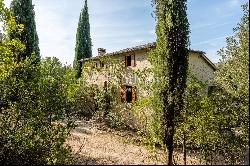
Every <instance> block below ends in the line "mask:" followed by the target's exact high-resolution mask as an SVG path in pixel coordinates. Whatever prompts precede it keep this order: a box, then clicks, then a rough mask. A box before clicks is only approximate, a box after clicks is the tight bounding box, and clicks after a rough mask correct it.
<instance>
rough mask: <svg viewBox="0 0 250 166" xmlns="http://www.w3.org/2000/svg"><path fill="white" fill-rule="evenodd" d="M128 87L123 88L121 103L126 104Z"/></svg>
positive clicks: (123, 86)
mask: <svg viewBox="0 0 250 166" xmlns="http://www.w3.org/2000/svg"><path fill="white" fill-rule="evenodd" d="M126 90H127V88H126V85H122V86H121V102H122V103H124V102H126Z"/></svg>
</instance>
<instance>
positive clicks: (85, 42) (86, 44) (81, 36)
mask: <svg viewBox="0 0 250 166" xmlns="http://www.w3.org/2000/svg"><path fill="white" fill-rule="evenodd" d="M90 57H92V41H91V36H90V24H89V13H88V2H87V0H85V5H84V8H83V9H82V11H81V14H80V17H79V22H78V28H77V34H76V47H75V60H74V69H75V71H76V77H77V78H80V77H81V73H82V63H81V62H79V60H81V59H85V58H90Z"/></svg>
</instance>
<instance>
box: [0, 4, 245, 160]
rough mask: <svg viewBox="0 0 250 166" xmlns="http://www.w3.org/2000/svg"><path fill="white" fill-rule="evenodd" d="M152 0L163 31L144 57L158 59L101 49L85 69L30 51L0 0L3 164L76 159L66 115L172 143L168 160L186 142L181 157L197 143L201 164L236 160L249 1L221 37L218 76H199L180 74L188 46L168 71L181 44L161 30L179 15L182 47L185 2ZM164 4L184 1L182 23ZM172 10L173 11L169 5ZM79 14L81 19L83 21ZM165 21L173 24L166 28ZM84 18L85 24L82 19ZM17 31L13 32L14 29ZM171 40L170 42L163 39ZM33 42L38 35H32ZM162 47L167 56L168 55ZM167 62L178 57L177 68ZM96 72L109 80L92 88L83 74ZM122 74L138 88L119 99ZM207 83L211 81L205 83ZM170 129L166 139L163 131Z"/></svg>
mask: <svg viewBox="0 0 250 166" xmlns="http://www.w3.org/2000/svg"><path fill="white" fill-rule="evenodd" d="M28 2H30V1H28ZM155 2H156V5H157V6H156V7H157V12H158V14H159V16H160V17H159V20H158V21H159V22H158V24H159V25H158V28H157V34H158V36H159V38H158V42H157V49H156V50H153V51H152V54H151V55H150V58H151V63H152V64H153V65H157V67H155V68H144V69H143V70H139V69H138V70H129V69H128V68H126V67H125V65H124V62H123V61H121V60H120V59H119V58H118V59H116V58H115V57H108V56H107V57H105V56H104V57H100V59H99V61H101V62H102V63H103V64H104V66H99V67H95V68H94V69H93V65H95V63H96V62H94V61H85V62H84V68H83V71H81V68H82V67H80V68H79V66H78V67H77V69H76V68H74V69H73V68H71V67H70V66H63V65H62V64H61V63H60V61H59V60H58V59H57V58H43V59H41V60H39V61H37V53H38V52H39V51H38V50H39V49H38V50H37V51H38V52H36V51H35V50H36V49H35V50H34V49H32V51H29V53H27V43H26V42H25V41H23V40H21V39H20V38H19V37H20V36H22V35H23V33H26V30H25V27H26V26H25V25H24V24H18V23H19V22H16V21H15V17H13V16H12V14H11V11H10V10H9V9H7V8H5V7H4V4H3V0H0V22H2V23H3V28H2V31H1V33H0V55H1V56H0V164H71V163H73V162H74V160H73V155H74V154H73V153H72V151H71V148H70V147H68V146H66V145H65V141H66V139H67V138H68V136H69V134H70V130H71V129H72V128H73V127H74V122H73V120H72V117H73V118H86V119H91V118H95V119H96V120H98V121H101V122H105V123H106V125H108V126H109V127H111V128H116V129H123V130H133V131H137V132H138V133H139V134H140V135H141V136H142V137H143V143H144V144H146V145H147V146H148V147H150V148H153V149H154V148H156V147H161V148H166V146H165V145H166V143H167V142H168V143H170V145H169V146H167V148H168V150H169V151H170V154H169V155H170V157H169V164H173V162H172V161H171V160H172V158H171V153H172V152H171V151H172V150H174V148H175V149H181V150H183V154H184V155H183V156H184V157H183V160H184V163H186V158H187V155H188V151H190V150H193V151H194V152H195V154H200V155H199V156H198V157H199V158H200V159H201V161H202V162H205V163H206V164H216V163H224V164H242V162H243V160H244V158H245V150H246V149H248V148H249V146H248V143H249V138H248V137H249V107H248V104H249V85H248V83H249V70H248V69H249V10H248V8H249V6H248V3H247V4H245V5H244V6H243V10H244V16H243V18H242V20H241V22H240V23H239V24H238V26H237V27H236V28H235V29H234V32H235V35H234V36H232V37H229V38H228V39H227V46H226V47H225V48H223V49H222V50H220V51H219V55H221V57H222V60H221V62H220V65H219V67H218V70H217V71H216V74H215V79H214V80H212V82H206V83H204V82H201V81H199V80H198V79H197V78H196V77H195V76H194V75H193V73H192V72H191V71H190V72H189V73H188V75H187V77H186V69H187V61H186V60H187V59H186V58H187V55H186V54H183V57H182V58H180V59H182V60H184V61H185V62H184V63H183V64H181V65H180V64H179V65H180V66H182V67H181V68H178V70H180V72H179V74H180V75H171V74H169V73H172V74H173V73H175V72H170V70H171V69H175V68H176V66H178V65H177V64H178V62H177V61H179V60H180V59H175V58H176V57H178V56H176V57H175V58H174V57H172V56H173V55H175V54H178V53H179V52H178V49H177V52H175V51H176V50H175V51H174V50H173V49H175V46H176V45H175V44H176V43H175V42H176V41H172V40H168V39H167V38H166V37H167V35H168V37H169V36H171V35H173V34H175V28H177V29H178V26H181V25H182V24H184V25H185V26H181V27H182V28H183V27H184V29H183V33H182V35H184V39H185V40H183V41H181V48H180V49H181V50H183V51H184V53H185V51H187V50H186V47H187V42H188V39H187V33H188V23H187V22H186V21H185V19H186V14H185V11H184V10H185V3H184V2H185V1H182V2H183V3H181V1H171V2H172V3H173V2H179V3H176V4H172V3H170V1H164V0H162V1H155ZM13 3H14V2H13ZM86 4H87V2H85V9H84V10H83V11H82V13H81V16H80V20H81V19H83V18H85V17H86V18H85V19H87V17H88V16H84V14H87V13H86V11H87V6H86ZM169 5H170V7H177V8H178V6H179V5H180V6H181V7H180V8H178V9H179V10H180V9H183V10H182V11H181V12H180V13H179V15H178V16H180V17H178V18H180V20H181V17H183V18H184V22H181V21H180V22H178V23H175V22H171V21H169V20H171V19H169V18H165V16H166V15H165V13H167V8H166V7H169ZM30 9H32V8H30ZM171 9H172V8H171ZM171 14H172V15H171ZM168 16H169V17H170V16H173V18H174V17H175V16H176V17H177V15H176V14H174V13H172V12H170V13H169V15H168ZM171 18H172V17H171ZM85 21H86V20H85ZM80 22H81V21H79V27H81V26H82V25H80ZM166 25H169V26H170V31H168V30H169V29H166ZM84 26H86V27H87V30H88V25H84ZM176 26H177V27H176ZM86 27H85V28H86ZM164 27H165V28H164ZM174 27H175V28H174ZM81 28H83V27H81ZM161 28H163V29H161ZM171 28H172V29H171ZM79 29H80V28H79ZM85 30H86V29H85ZM79 31H80V30H79ZM13 32H15V36H11V35H10V34H12V35H13ZM168 32H172V33H170V34H168ZM79 33H80V32H79ZM32 34H33V33H32ZM33 35H34V34H33ZM83 36H84V35H83ZM83 36H82V37H83ZM33 37H34V36H33ZM85 37H86V36H85ZM80 38H81V35H80V34H78V39H80ZM182 38H183V37H182ZM182 38H181V39H182ZM37 39H38V38H37ZM178 39H180V38H178ZM173 40H177V38H175V39H173ZM168 43H172V44H173V43H175V44H173V45H170V46H168V47H169V48H168V47H166V44H168ZM177 43H178V42H177ZM34 44H38V41H37V42H34ZM87 45H89V44H87ZM177 45H178V44H177ZM37 46H38V45H37ZM78 47H79V48H80V47H81V48H83V47H82V46H81V45H80V44H79V43H78V45H77V48H76V49H77V50H78ZM35 48H36V47H35ZM84 48H85V47H84ZM169 49H170V50H169ZM77 50H76V51H77ZM171 50H172V51H173V54H171ZM78 51H80V49H79V50H78ZM88 51H90V50H89V49H88ZM168 54H171V55H172V56H170V57H169V56H166V55H168ZM24 55H25V56H24ZM85 55H90V54H89V53H84V56H85ZM20 57H25V58H20ZM171 57H172V58H171ZM81 58H82V57H81ZM76 59H79V58H76ZM34 62H35V63H34ZM75 62H77V63H78V61H75ZM165 62H166V63H165ZM169 64H174V65H173V66H172V67H173V68H171V65H170V66H169ZM76 71H77V73H78V74H77V75H78V77H79V72H82V77H81V78H80V79H78V80H77V79H76V78H75V76H76ZM182 74H183V75H182ZM95 76H99V77H102V76H105V77H106V78H107V84H106V86H103V87H102V86H100V87H98V86H97V85H93V83H90V82H88V81H89V80H90V79H89V77H92V78H91V79H92V80H98V78H96V77H95ZM124 76H127V77H131V78H132V77H136V79H137V81H136V83H133V85H132V87H137V91H138V96H137V101H136V102H133V103H126V102H123V101H122V100H121V94H120V89H121V87H120V85H121V84H122V82H123V79H124ZM170 77H171V79H168V80H169V81H171V80H174V81H173V82H174V83H173V84H171V85H172V86H171V87H170V85H169V84H170V82H167V81H166V79H167V78H170ZM174 78H175V79H174ZM186 78H187V84H186V87H185V81H186ZM179 79H181V80H179ZM178 80H179V81H180V82H182V86H180V87H179V89H177V91H178V94H179V93H182V94H181V95H178V94H176V96H175V94H172V93H170V90H173V89H175V88H176V87H177V82H179V81H178ZM96 84H98V83H96ZM211 84H212V85H213V87H214V88H213V89H210V88H209V90H208V85H211ZM169 88H170V89H169ZM184 90H185V91H184ZM166 94H168V95H166ZM169 94H172V95H169ZM167 96H175V97H177V98H178V101H177V100H176V101H175V102H176V103H174V104H171V102H172V100H171V101H169V98H167ZM182 97H183V100H182V99H181V98H182ZM170 105H172V106H173V105H175V106H178V109H177V108H176V109H175V108H173V107H172V108H173V109H168V108H169V106H170ZM181 109H182V111H180V110H181ZM170 114H172V115H173V116H169V115H170ZM168 118H172V119H168ZM163 120H167V121H169V120H170V121H171V122H174V123H171V124H167V125H168V126H167V128H168V127H170V128H172V127H174V128H175V129H174V130H172V129H173V128H172V129H171V132H166V131H165V130H167V128H165V127H164V126H165V125H166V124H165V123H162V122H163ZM173 125H174V126H173ZM167 131H169V130H167ZM173 131H175V132H174V133H175V134H174V133H173ZM167 133H168V134H169V135H170V138H166V134H167ZM164 134H165V135H164ZM173 134H174V135H173ZM166 139H167V140H168V141H166ZM171 146H172V147H171Z"/></svg>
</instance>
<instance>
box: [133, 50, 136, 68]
mask: <svg viewBox="0 0 250 166" xmlns="http://www.w3.org/2000/svg"><path fill="white" fill-rule="evenodd" d="M133 57H134V67H136V59H135V53H134V56H133Z"/></svg>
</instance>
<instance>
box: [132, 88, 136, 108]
mask: <svg viewBox="0 0 250 166" xmlns="http://www.w3.org/2000/svg"><path fill="white" fill-rule="evenodd" d="M136 100H137V89H136V86H133V87H132V103H133V104H134V103H135V102H136Z"/></svg>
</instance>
